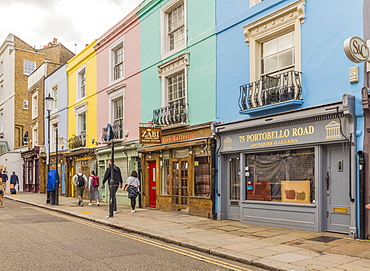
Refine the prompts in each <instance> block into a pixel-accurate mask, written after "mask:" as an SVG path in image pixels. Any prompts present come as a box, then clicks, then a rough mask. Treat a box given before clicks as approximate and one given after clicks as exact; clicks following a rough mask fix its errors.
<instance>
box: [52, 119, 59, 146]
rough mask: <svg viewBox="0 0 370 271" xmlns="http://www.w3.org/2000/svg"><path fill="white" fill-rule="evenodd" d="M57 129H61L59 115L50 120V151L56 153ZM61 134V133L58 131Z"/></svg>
mask: <svg viewBox="0 0 370 271" xmlns="http://www.w3.org/2000/svg"><path fill="white" fill-rule="evenodd" d="M55 127H57V128H59V115H54V116H52V117H51V118H50V151H51V152H55V151H56V145H55V132H56V129H55ZM58 132H59V131H58Z"/></svg>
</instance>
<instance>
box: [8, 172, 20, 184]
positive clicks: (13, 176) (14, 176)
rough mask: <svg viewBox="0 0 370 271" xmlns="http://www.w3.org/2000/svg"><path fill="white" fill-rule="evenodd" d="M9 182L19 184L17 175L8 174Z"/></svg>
mask: <svg viewBox="0 0 370 271" xmlns="http://www.w3.org/2000/svg"><path fill="white" fill-rule="evenodd" d="M10 184H19V180H18V176H17V175H15V174H12V175H10Z"/></svg>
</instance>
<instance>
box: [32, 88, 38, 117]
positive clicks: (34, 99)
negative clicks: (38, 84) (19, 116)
mask: <svg viewBox="0 0 370 271" xmlns="http://www.w3.org/2000/svg"><path fill="white" fill-rule="evenodd" d="M37 115H38V95H37V93H35V94H33V95H32V119H34V118H37Z"/></svg>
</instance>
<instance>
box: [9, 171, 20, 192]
mask: <svg viewBox="0 0 370 271" xmlns="http://www.w3.org/2000/svg"><path fill="white" fill-rule="evenodd" d="M15 185H18V190H19V179H18V176H17V175H16V174H15V171H13V172H12V175H10V194H16V193H17V190H16V189H15Z"/></svg>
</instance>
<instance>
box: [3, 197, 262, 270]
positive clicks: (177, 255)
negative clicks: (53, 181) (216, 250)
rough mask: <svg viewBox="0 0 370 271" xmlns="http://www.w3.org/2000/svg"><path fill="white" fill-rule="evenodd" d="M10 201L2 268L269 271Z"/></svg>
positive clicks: (5, 217)
mask: <svg viewBox="0 0 370 271" xmlns="http://www.w3.org/2000/svg"><path fill="white" fill-rule="evenodd" d="M5 204H6V207H5V208H0V238H1V241H0V270H7V271H8V270H38V271H41V270H212V271H214V270H253V271H260V270H263V269H259V268H256V267H251V266H248V265H245V264H242V263H238V262H233V261H230V260H227V259H222V258H217V257H214V256H211V255H208V254H203V253H200V252H197V251H193V250H190V249H186V248H183V247H179V246H176V245H171V244H167V243H164V242H160V241H158V240H154V239H150V238H146V237H143V236H140V235H136V234H131V233H127V232H125V231H123V230H120V229H115V228H111V227H107V226H105V225H102V224H99V223H95V222H91V221H88V220H84V219H81V218H77V217H73V216H69V215H65V214H61V213H58V212H54V211H50V210H46V209H43V208H38V207H33V206H30V205H27V204H23V203H19V202H14V201H11V200H5Z"/></svg>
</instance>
